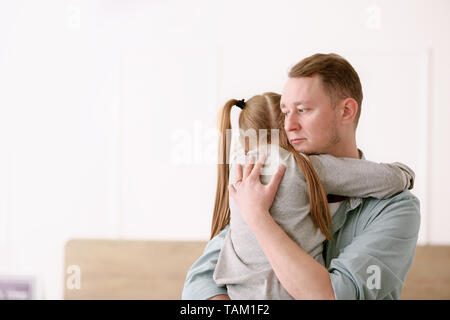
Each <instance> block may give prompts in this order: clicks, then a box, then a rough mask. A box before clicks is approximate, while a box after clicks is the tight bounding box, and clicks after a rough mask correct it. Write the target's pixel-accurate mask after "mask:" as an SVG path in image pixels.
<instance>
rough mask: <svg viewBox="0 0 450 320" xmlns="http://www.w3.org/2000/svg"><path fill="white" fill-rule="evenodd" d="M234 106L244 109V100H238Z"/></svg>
mask: <svg viewBox="0 0 450 320" xmlns="http://www.w3.org/2000/svg"><path fill="white" fill-rule="evenodd" d="M236 106H237V107H239V108H241V109H244V107H245V101H244V99H242V100H238V101H237V102H236Z"/></svg>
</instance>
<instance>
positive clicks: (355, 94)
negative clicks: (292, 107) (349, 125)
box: [289, 53, 363, 127]
mask: <svg viewBox="0 0 450 320" xmlns="http://www.w3.org/2000/svg"><path fill="white" fill-rule="evenodd" d="M315 74H318V75H319V76H320V79H321V80H322V84H323V87H324V90H325V91H326V92H327V94H328V95H329V97H330V99H331V103H332V104H333V106H336V103H337V102H338V101H339V100H341V99H345V98H353V99H355V101H356V102H357V103H358V112H357V113H356V117H355V127H356V126H357V125H358V121H359V116H360V114H361V104H362V100H363V92H362V86H361V81H360V80H359V76H358V73H356V71H355V69H353V67H352V65H351V64H350V63H349V62H348V61H347V60H345V59H344V58H343V57H341V56H340V55H338V54H335V53H329V54H322V53H316V54H314V55H312V56H310V57H307V58H305V59H303V60H302V61H300V62H299V63H297V64H296V65H295V66H293V67H292V68H291V70H290V71H289V77H290V78H300V77H311V76H313V75H315Z"/></svg>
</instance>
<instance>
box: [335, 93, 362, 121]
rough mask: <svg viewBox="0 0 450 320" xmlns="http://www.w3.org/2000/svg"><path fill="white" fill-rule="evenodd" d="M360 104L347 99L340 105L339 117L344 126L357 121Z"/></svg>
mask: <svg viewBox="0 0 450 320" xmlns="http://www.w3.org/2000/svg"><path fill="white" fill-rule="evenodd" d="M358 108H359V107H358V102H356V100H355V99H353V98H347V99H344V100H342V101H341V103H340V104H339V110H338V112H339V117H340V120H341V123H342V124H350V123H353V121H354V120H355V117H356V114H357V113H358Z"/></svg>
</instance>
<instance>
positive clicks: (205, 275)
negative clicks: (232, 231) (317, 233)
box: [182, 190, 420, 300]
mask: <svg viewBox="0 0 450 320" xmlns="http://www.w3.org/2000/svg"><path fill="white" fill-rule="evenodd" d="M333 227H334V228H333V238H334V240H335V241H327V240H326V241H325V242H324V246H325V250H324V251H323V255H324V260H325V267H326V268H327V269H328V272H329V275H330V280H331V284H332V286H333V290H334V294H335V297H336V299H352V300H353V299H398V298H399V296H400V293H401V291H402V287H403V284H404V282H405V278H406V275H407V273H408V270H409V269H410V267H411V266H412V264H413V261H414V254H415V250H416V244H417V239H418V233H419V227H420V205H419V200H418V198H417V197H415V196H414V195H413V194H412V193H411V192H410V191H408V190H406V191H403V192H401V193H399V194H397V195H395V196H393V197H391V198H388V199H384V200H378V199H374V198H364V199H362V198H348V199H346V200H345V201H344V202H343V203H342V204H341V205H340V207H339V209H338V210H337V212H336V214H335V215H334V216H333ZM228 230H229V225H228V226H227V227H226V228H225V229H223V230H222V231H221V232H220V233H219V234H218V235H216V236H215V237H214V238H213V239H211V240H210V241H209V242H208V244H207V245H206V247H205V250H204V252H203V255H202V256H201V257H200V258H199V259H198V260H197V261H196V262H195V263H194V264H193V265H192V267H191V268H190V269H189V271H188V273H187V277H186V281H185V284H184V289H183V293H182V299H190V300H203V299H208V298H211V297H213V296H215V295H218V294H226V293H227V290H226V288H225V287H219V286H217V285H216V283H215V281H214V279H213V273H214V269H215V266H216V264H217V260H218V258H219V253H220V250H221V247H222V244H223V241H224V238H225V235H226V233H227V232H228Z"/></svg>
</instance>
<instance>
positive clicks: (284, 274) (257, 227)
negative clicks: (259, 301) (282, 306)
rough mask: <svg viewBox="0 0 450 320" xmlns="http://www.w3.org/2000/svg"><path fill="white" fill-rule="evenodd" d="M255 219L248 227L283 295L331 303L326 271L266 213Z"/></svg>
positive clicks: (332, 293) (330, 286)
mask: <svg viewBox="0 0 450 320" xmlns="http://www.w3.org/2000/svg"><path fill="white" fill-rule="evenodd" d="M258 216H259V218H258V219H257V220H256V221H254V222H253V223H251V224H249V226H250V228H251V230H252V232H253V233H254V235H255V237H256V238H257V240H258V242H259V244H260V246H261V248H262V249H263V251H264V254H265V255H266V257H267V260H268V261H269V263H270V265H271V266H272V268H273V271H274V272H275V274H276V275H277V278H278V280H280V282H281V284H282V285H283V287H284V288H285V289H286V291H287V292H289V294H290V295H291V296H292V297H293V298H294V299H314V300H319V299H320V300H325V299H326V300H334V299H335V297H334V292H333V287H332V285H331V281H330V276H329V273H328V270H327V269H326V268H325V267H324V266H322V265H321V264H320V263H319V262H317V261H316V260H315V259H314V258H313V257H312V256H310V255H309V254H308V253H306V252H305V251H303V250H302V249H301V248H300V247H299V246H298V245H297V243H295V242H294V241H293V240H292V239H291V238H290V237H289V236H288V235H287V234H286V233H285V232H284V230H283V229H282V228H281V227H280V226H279V225H278V224H277V223H276V222H275V221H274V220H273V218H272V217H271V216H270V213H269V212H268V211H267V212H260V213H259V214H258Z"/></svg>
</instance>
